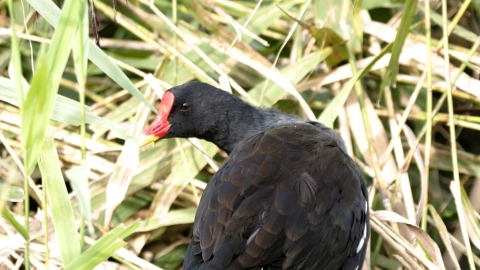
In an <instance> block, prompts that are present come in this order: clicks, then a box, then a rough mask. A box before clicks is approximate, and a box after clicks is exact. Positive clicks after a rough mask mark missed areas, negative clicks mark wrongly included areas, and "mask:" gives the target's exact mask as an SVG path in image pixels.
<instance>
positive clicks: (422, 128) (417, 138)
mask: <svg viewBox="0 0 480 270" xmlns="http://www.w3.org/2000/svg"><path fill="white" fill-rule="evenodd" d="M59 6H61V10H60V9H59V8H58V7H59ZM479 22H480V1H479V0H471V1H457V0H452V1H448V2H447V1H445V0H444V1H430V2H428V1H427V2H418V0H406V1H401V0H381V1H378V0H363V1H351V0H336V1H334V0H312V1H305V0H293V1H292V0H289V1H281V0H277V1H274V0H264V1H253V0H244V1H226V0H200V1H184V0H179V1H165V0H136V1H128V2H127V1H118V2H117V1H98V0H97V1H94V2H93V0H91V1H89V2H88V3H87V1H75V0H65V1H64V2H62V3H57V2H52V1H50V0H23V1H20V0H17V1H13V0H8V1H6V0H0V157H1V158H0V209H1V210H2V215H1V217H0V269H19V268H23V267H26V268H34V269H57V268H66V269H91V268H94V267H98V269H178V268H179V267H181V264H182V261H183V255H184V253H185V250H186V247H187V244H188V242H189V240H190V237H191V225H192V222H193V218H194V214H195V210H196V206H197V204H198V201H199V198H200V196H201V194H202V191H203V189H204V188H205V186H206V182H207V181H208V179H210V177H211V176H212V175H213V174H214V173H215V171H216V170H217V169H218V167H219V166H220V165H221V164H222V163H223V162H224V160H225V158H226V155H225V153H223V152H221V151H219V150H218V149H217V148H216V147H215V146H214V145H211V144H209V143H206V142H204V141H199V140H196V139H189V140H183V139H167V140H162V141H160V142H157V143H156V144H155V146H151V145H150V146H147V147H144V148H141V149H139V148H138V146H137V143H136V141H137V138H138V136H139V135H140V134H141V132H142V131H143V129H144V128H145V127H146V125H147V124H148V123H149V121H150V120H151V119H152V118H153V117H154V115H155V105H156V102H157V100H158V98H159V97H161V96H162V94H163V91H165V90H167V89H168V88H169V87H171V86H172V85H178V84H182V83H185V82H188V81H191V80H200V81H204V82H207V83H210V84H212V85H215V86H217V87H221V88H223V89H224V90H226V91H231V92H233V94H235V95H239V96H241V97H242V98H243V99H245V100H246V101H248V102H250V103H251V104H254V105H257V106H262V107H274V108H277V109H278V110H281V111H283V112H286V113H292V114H297V115H299V116H300V117H303V118H304V119H317V120H319V121H321V122H323V123H325V124H327V125H329V126H332V127H333V128H334V129H336V130H337V131H338V132H339V133H340V134H341V135H342V137H343V138H344V140H345V142H346V145H347V148H348V150H349V152H350V154H351V155H352V156H354V157H355V160H356V162H357V164H358V165H359V167H360V168H361V171H362V173H363V174H364V175H365V177H366V178H367V182H368V186H369V193H370V194H369V195H370V205H371V209H372V211H371V212H372V214H371V220H372V221H371V223H372V236H371V239H370V242H369V245H370V250H369V252H368V254H367V260H366V262H365V265H364V269H370V268H374V269H399V268H400V267H403V268H406V269H418V268H428V269H460V268H462V269H468V268H470V269H474V268H475V265H477V266H478V265H480V259H479V258H478V256H479V254H480V252H479V248H480V225H479V224H480V223H479V215H478V211H479V210H480V196H478V194H479V193H480V165H479V164H480V155H479V154H480V139H479V138H480V133H479V130H480V110H479V104H480V80H479V71H480V50H479V49H478V45H479V43H480V38H479V34H480V28H479ZM89 33H90V34H89ZM89 36H90V38H91V39H89ZM445 37H448V38H445ZM97 45H99V46H97ZM152 112H154V113H152ZM50 119H51V120H50ZM26 217H28V219H26ZM26 243H29V244H28V245H27V244H26ZM26 258H28V260H26Z"/></svg>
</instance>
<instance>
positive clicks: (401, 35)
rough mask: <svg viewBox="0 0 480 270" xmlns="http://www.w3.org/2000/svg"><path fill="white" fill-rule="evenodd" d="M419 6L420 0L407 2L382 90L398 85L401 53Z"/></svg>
mask: <svg viewBox="0 0 480 270" xmlns="http://www.w3.org/2000/svg"><path fill="white" fill-rule="evenodd" d="M417 5H418V0H407V1H406V2H405V6H404V9H403V15H402V20H401V21H400V25H399V26H398V32H397V36H396V37H395V41H394V42H393V48H392V57H391V58H390V63H389V64H388V67H387V70H386V72H385V76H384V77H383V82H382V84H381V86H380V89H385V87H386V86H387V85H392V84H393V85H394V86H395V85H396V77H397V73H398V68H399V62H398V60H399V58H400V53H401V52H402V47H403V44H405V40H406V39H407V36H408V33H409V31H410V26H411V25H412V21H413V18H414V17H415V13H416V10H417Z"/></svg>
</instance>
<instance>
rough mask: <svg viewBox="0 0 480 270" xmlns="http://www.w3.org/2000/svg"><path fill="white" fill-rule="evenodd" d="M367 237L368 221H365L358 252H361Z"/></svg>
mask: <svg viewBox="0 0 480 270" xmlns="http://www.w3.org/2000/svg"><path fill="white" fill-rule="evenodd" d="M365 238H367V223H365V228H364V229H363V236H362V239H360V243H358V247H357V253H358V252H360V250H361V249H362V247H363V244H365Z"/></svg>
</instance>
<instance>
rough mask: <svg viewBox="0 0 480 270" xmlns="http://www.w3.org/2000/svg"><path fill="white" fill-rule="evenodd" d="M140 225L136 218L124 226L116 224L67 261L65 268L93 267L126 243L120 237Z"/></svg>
mask: <svg viewBox="0 0 480 270" xmlns="http://www.w3.org/2000/svg"><path fill="white" fill-rule="evenodd" d="M141 225H142V222H141V221H140V220H136V221H135V222H133V223H132V224H130V225H129V226H128V227H125V226H124V225H123V224H122V225H119V226H117V227H116V228H115V229H113V230H111V231H110V232H108V233H107V234H105V235H104V236H102V238H100V239H99V240H98V241H97V242H96V243H95V244H93V245H92V246H91V247H90V248H89V249H87V250H86V251H85V252H83V253H82V255H80V256H78V257H77V258H76V259H75V260H74V261H72V262H71V263H69V264H68V265H67V266H66V267H65V270H74V269H75V270H88V269H93V268H95V266H97V265H99V264H100V263H102V262H103V261H106V260H107V259H108V258H109V257H111V256H112V255H113V254H114V253H115V251H117V250H118V249H119V248H122V247H124V246H125V245H126V244H127V243H126V242H124V241H123V240H122V239H124V238H125V237H127V236H129V235H130V234H132V233H133V232H135V230H137V228H138V227H140V226H141Z"/></svg>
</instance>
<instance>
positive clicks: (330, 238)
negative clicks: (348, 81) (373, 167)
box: [184, 123, 370, 270]
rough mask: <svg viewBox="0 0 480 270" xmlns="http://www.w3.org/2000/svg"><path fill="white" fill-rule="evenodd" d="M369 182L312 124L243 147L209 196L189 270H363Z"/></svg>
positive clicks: (261, 136)
mask: <svg viewBox="0 0 480 270" xmlns="http://www.w3.org/2000/svg"><path fill="white" fill-rule="evenodd" d="M369 232H370V228H369V221H368V205H367V190H366V185H365V180H364V179H363V177H362V175H361V174H360V172H359V171H358V169H357V167H356V166H355V164H354V163H353V161H352V160H351V158H350V157H348V155H347V154H346V153H345V152H344V147H343V142H342V141H341V139H340V138H339V137H338V136H337V135H336V134H335V133H334V132H333V131H331V130H330V129H327V128H324V127H322V126H318V125H313V124H309V123H295V124H288V125H282V126H277V127H275V128H272V129H268V130H266V131H264V132H261V133H258V134H256V135H254V136H252V137H250V138H248V139H246V140H244V141H242V142H241V143H239V144H238V145H237V146H236V147H235V148H234V150H233V152H232V153H231V154H230V156H229V158H228V160H227V161H226V163H225V164H224V165H223V166H222V167H221V168H220V170H219V171H218V172H217V173H216V174H215V175H214V177H213V178H212V179H211V180H210V182H209V183H208V185H207V188H206V189H205V191H204V193H203V196H202V199H201V202H200V205H199V208H198V211H197V214H196V217H195V224H194V235H193V238H192V241H191V242H190V245H189V248H188V250H187V254H186V257H185V262H184V269H262V268H263V269H352V270H356V269H361V264H362V263H363V260H364V257H365V252H366V246H367V243H366V242H367V240H368V238H369V237H368V236H369Z"/></svg>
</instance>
